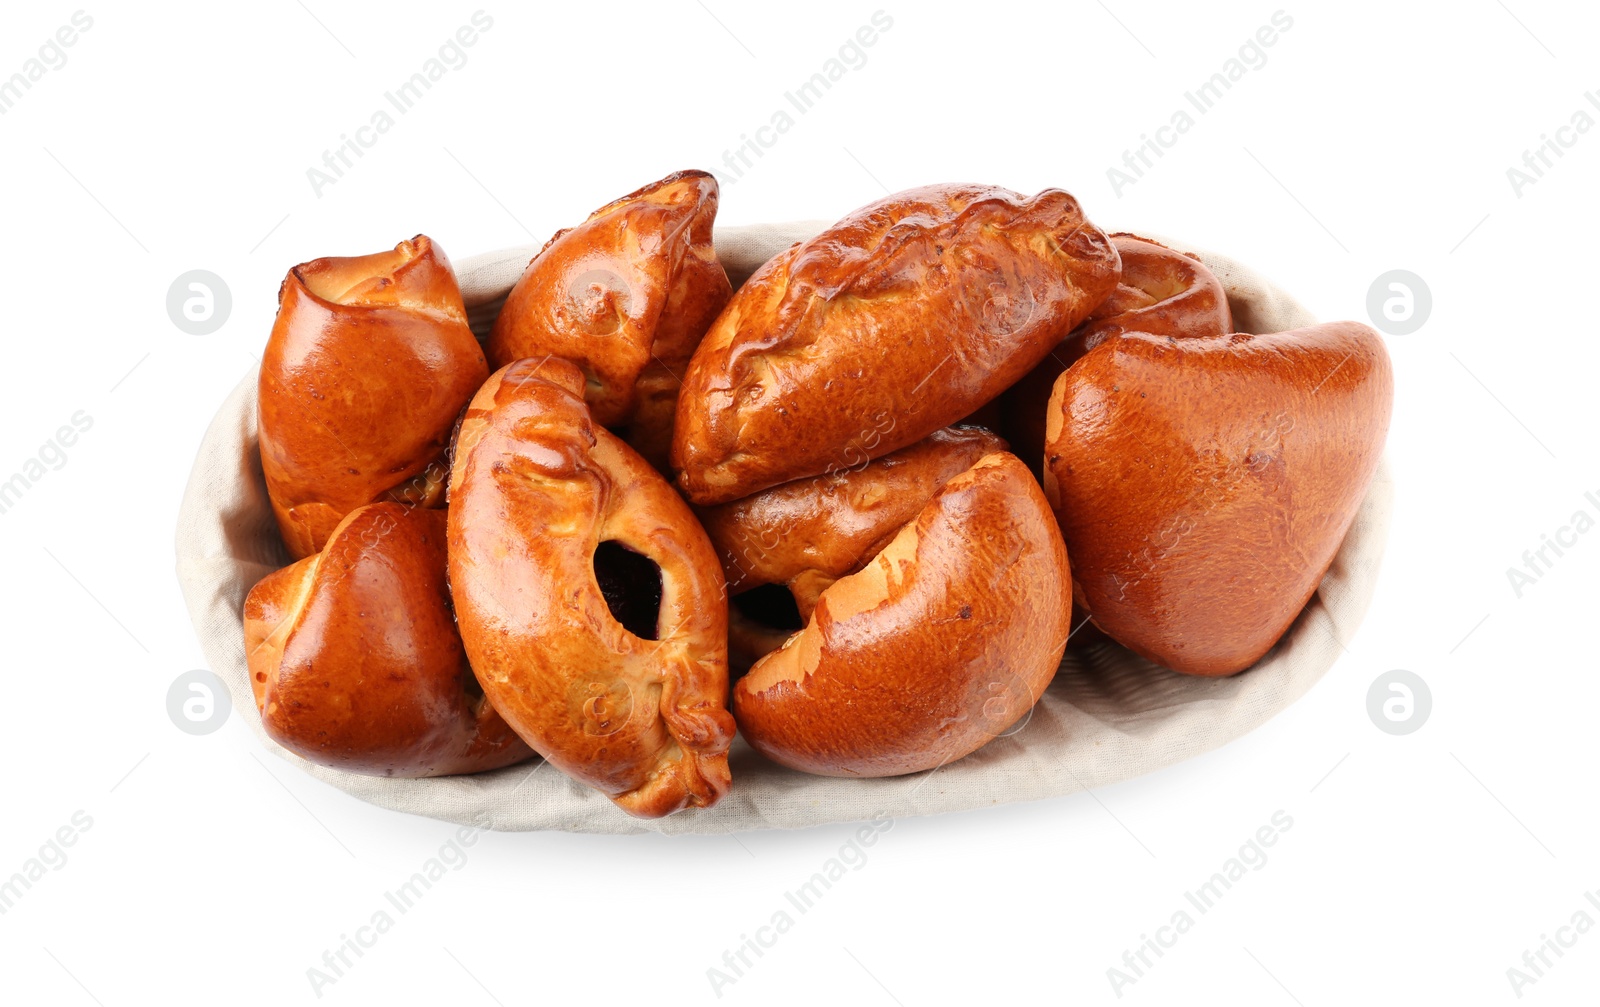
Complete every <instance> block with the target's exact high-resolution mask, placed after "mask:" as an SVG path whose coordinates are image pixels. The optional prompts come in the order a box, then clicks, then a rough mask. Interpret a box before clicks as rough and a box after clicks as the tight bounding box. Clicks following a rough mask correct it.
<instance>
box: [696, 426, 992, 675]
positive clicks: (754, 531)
mask: <svg viewBox="0 0 1600 1007" xmlns="http://www.w3.org/2000/svg"><path fill="white" fill-rule="evenodd" d="M1005 447H1006V442H1005V441H1003V440H1001V439H1000V438H999V437H996V436H995V435H994V434H992V433H990V432H989V431H987V430H979V429H976V428H973V429H961V428H953V427H952V428H948V429H945V430H936V431H934V432H933V433H932V434H930V435H929V436H928V437H926V438H924V439H923V440H920V441H918V442H917V443H915V444H913V445H911V446H910V447H906V448H901V449H900V450H899V451H896V452H894V453H893V454H890V455H885V456H883V457H882V458H878V459H876V460H874V461H871V462H867V463H864V464H862V465H860V466H858V467H856V468H853V469H850V470H848V471H846V472H840V473H837V474H833V475H822V476H813V477H812V478H810V479H797V480H795V481H794V482H790V483H784V484H783V485H782V486H774V487H773V488H771V489H769V490H763V491H762V492H760V493H757V494H755V495H753V496H748V497H745V498H744V499H742V500H735V501H733V502H732V503H725V504H720V505H718V506H715V507H705V508H701V509H700V511H699V516H700V522H701V524H702V525H704V526H705V530H706V534H707V535H708V536H710V538H711V544H712V546H714V547H715V548H716V550H717V556H718V558H719V559H721V560H722V572H723V575H724V576H725V577H726V578H727V581H728V593H729V594H730V595H738V594H741V593H743V592H745V591H749V590H751V589H752V588H758V587H762V586H763V585H768V584H781V585H783V586H784V587H785V588H787V589H788V590H789V592H790V593H791V594H792V595H793V596H794V602H795V607H796V609H797V610H798V613H799V616H800V619H801V620H802V621H803V620H806V619H809V618H811V611H812V609H813V608H815V607H816V603H817V598H818V597H819V596H820V595H821V594H822V592H823V591H825V590H827V589H828V587H829V586H831V585H832V584H833V582H834V581H836V580H838V579H839V578H840V577H843V576H845V575H846V574H851V573H855V572H856V571H857V570H859V569H861V567H862V566H863V565H864V564H865V563H866V562H867V561H868V560H870V559H871V558H872V557H873V556H876V555H877V554H878V553H879V552H880V551H881V550H882V549H883V547H884V546H885V545H888V543H889V540H890V539H892V538H893V537H894V536H895V535H896V534H897V533H898V532H899V531H900V529H901V527H902V526H903V525H905V523H906V522H907V521H910V520H911V519H912V518H915V517H916V516H917V514H918V513H919V512H920V511H921V510H922V508H923V506H924V505H925V504H926V503H927V502H928V500H929V499H930V498H932V496H933V495H934V493H935V492H937V491H938V489H939V487H941V486H943V485H944V484H945V483H947V482H949V481H950V479H951V478H952V477H954V476H956V475H957V474H959V473H961V472H965V471H966V470H967V469H969V468H971V467H972V465H973V463H974V462H976V461H977V460H978V459H980V458H982V457H983V456H984V455H988V454H993V453H994V452H996V451H1004V450H1005ZM779 642H780V643H781V642H782V641H781V640H780V641H779Z"/></svg>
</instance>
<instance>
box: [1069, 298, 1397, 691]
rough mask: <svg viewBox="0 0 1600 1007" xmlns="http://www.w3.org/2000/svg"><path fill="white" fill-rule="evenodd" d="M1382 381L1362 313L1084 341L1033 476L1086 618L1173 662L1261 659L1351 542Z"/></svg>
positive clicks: (1196, 664) (1384, 363)
mask: <svg viewBox="0 0 1600 1007" xmlns="http://www.w3.org/2000/svg"><path fill="white" fill-rule="evenodd" d="M1392 396H1393V379H1392V377H1391V374H1390V369H1389V356H1388V353H1387V352H1386V351H1385V349H1384V345H1383V340H1382V338H1381V337H1380V336H1379V335H1378V334H1377V333H1376V332H1374V331H1373V330H1372V329H1370V328H1368V327H1367V326H1365V325H1361V324H1358V323H1356V322H1329V323H1326V324H1323V325H1313V326H1311V327H1309V328H1304V329H1295V330H1293V331H1290V332H1279V333H1275V334H1272V335H1246V334H1243V333H1239V334H1234V335H1225V336H1208V337H1203V338H1196V339H1178V340H1173V339H1169V338H1167V337H1166V336H1155V335H1148V334H1144V333H1127V334H1124V335H1118V336H1113V337H1111V338H1109V339H1107V340H1106V341H1105V342H1103V343H1101V344H1100V345H1099V346H1097V347H1095V348H1094V349H1092V350H1090V351H1089V352H1088V353H1087V354H1086V355H1085V356H1084V357H1083V359H1082V360H1080V361H1078V362H1077V363H1076V364H1075V365H1073V366H1072V367H1071V368H1069V369H1068V370H1067V371H1066V373H1064V374H1062V375H1061V376H1060V377H1059V378H1058V379H1057V380H1056V386H1055V393H1054V395H1053V397H1052V398H1051V400H1050V404H1049V407H1048V409H1049V411H1048V419H1049V425H1048V427H1047V429H1046V432H1045V436H1046V449H1045V458H1046V465H1045V473H1044V487H1045V491H1046V492H1047V494H1049V496H1050V500H1051V503H1052V504H1053V506H1054V507H1055V510H1056V516H1057V517H1058V518H1059V520H1060V522H1061V529H1062V532H1063V533H1064V534H1065V536H1066V540H1067V548H1068V549H1069V550H1070V551H1071V553H1072V566H1073V572H1074V573H1075V574H1076V576H1077V585H1078V597H1079V600H1080V601H1081V602H1082V603H1083V604H1084V605H1086V607H1087V608H1088V610H1089V612H1090V614H1091V615H1092V617H1093V619H1094V622H1095V624H1096V625H1098V626H1099V627H1100V628H1101V629H1102V630H1104V631H1105V632H1106V633H1107V635H1109V636H1111V637H1112V638H1113V639H1115V640H1116V641H1118V642H1119V643H1121V644H1123V645H1125V646H1127V647H1128V648H1129V649H1131V650H1133V651H1134V652H1136V653H1138V654H1141V655H1143V656H1145V657H1147V658H1149V659H1150V660H1152V661H1155V662H1157V663H1158V664H1162V665H1165V666H1166V667H1168V668H1171V669H1173V670H1174V671H1180V672H1185V673H1187V674H1192V675H1230V674H1233V673H1234V672H1237V671H1241V670H1243V669H1245V668H1248V667H1250V665H1252V664H1254V663H1255V662H1256V661H1257V660H1259V659H1260V658H1261V657H1262V656H1263V655H1264V654H1266V652H1267V651H1268V650H1269V649H1271V647H1272V645H1273V644H1274V643H1276V642H1277V641H1278V638H1279V637H1281V636H1282V635H1283V633H1284V631H1285V630H1287V629H1288V628H1289V625H1290V623H1292V622H1293V621H1294V619H1295V617H1296V616H1298V615H1299V614H1300V610H1301V609H1302V608H1304V607H1305V604H1306V602H1307V600H1309V599H1310V597H1311V594H1312V592H1313V591H1315V590H1316V588H1317V584H1318V583H1319V582H1320V581H1321V580H1322V575H1323V574H1324V573H1325V572H1326V571H1327V569H1328V566H1329V564H1330V563H1332V562H1333V557H1334V554H1335V553H1336V552H1337V551H1338V549H1339V545H1340V543H1341V542H1343V541H1344V537H1345V533H1346V532H1347V531H1348V530H1349V528H1350V523H1351V521H1353V520H1354V518H1355V515H1356V510H1357V508H1358V507H1359V506H1360V504H1361V501H1362V498H1363V497H1365V495H1366V491H1367V486H1368V484H1369V483H1370V482H1371V480H1372V475H1373V472H1374V471H1375V470H1376V468H1377V465H1378V459H1379V455H1380V454H1381V453H1382V451H1383V442H1384V437H1385V435H1386V433H1387V431H1388V428H1389V409H1390V401H1391V398H1392Z"/></svg>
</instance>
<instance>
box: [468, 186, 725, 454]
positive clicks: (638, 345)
mask: <svg viewBox="0 0 1600 1007" xmlns="http://www.w3.org/2000/svg"><path fill="white" fill-rule="evenodd" d="M716 216H717V180H716V179H715V178H713V177H711V175H709V174H707V173H706V172H703V171H680V172H677V173H676V174H672V175H668V176H667V177H666V178H663V179H662V180H661V181H659V182H656V183H654V184H652V185H647V186H645V187H644V188H642V189H640V190H639V191H637V192H634V193H631V194H629V195H627V196H624V197H622V198H621V199H619V200H617V201H616V202H614V203H610V204H607V205H606V206H603V207H601V208H600V209H598V210H596V211H595V212H594V213H592V214H590V215H589V219H588V220H586V221H584V222H583V223H581V224H579V225H578V226H577V227H573V228H569V229H567V230H564V231H560V232H558V233H557V234H556V236H555V237H553V238H551V239H550V241H549V242H548V243H546V245H545V246H544V249H543V250H542V251H541V252H540V253H539V254H538V255H536V256H534V258H533V261H531V262H529V263H528V268H527V269H525V270H524V271H523V273H522V278H521V279H519V280H518V281H517V284H516V286H514V287H512V288H511V294H510V296H509V297H507V298H506V304H505V307H504V308H502V309H501V311H500V315H499V317H498V318H496V319H495V323H494V333H493V334H492V335H491V336H490V337H489V346H488V349H489V361H490V364H491V366H493V367H495V368H500V367H504V366H505V365H506V364H509V363H511V362H512V361H514V360H520V359H522V358H523V357H540V358H542V357H545V356H546V355H551V356H556V357H562V358H565V359H567V360H571V361H573V362H575V363H576V364H577V365H578V366H579V368H581V369H582V371H583V374H584V377H585V378H586V379H587V382H588V383H587V387H586V389H585V394H584V397H585V398H586V399H587V400H588V402H589V408H590V410H591V411H592V412H593V414H594V418H595V421H596V422H598V423H599V424H601V425H602V426H606V427H611V428H613V429H618V430H619V432H620V433H621V434H622V436H623V439H624V440H626V441H627V442H628V443H629V444H631V445H632V446H633V447H634V449H635V450H637V451H638V452H639V453H640V454H642V455H644V456H645V458H646V459H647V460H648V461H650V463H651V464H653V465H656V466H657V467H658V468H662V469H665V468H666V463H667V448H668V445H669V444H670V442H671V440H672V423H673V415H674V412H675V411H676V409H677V403H678V384H679V379H680V378H681V377H682V375H683V372H684V369H685V368H687V367H688V365H689V358H690V356H692V355H693V354H694V348H695V347H696V346H697V345H699V343H700V337H701V336H703V335H705V331H706V328H707V327H708V326H709V325H710V324H711V320H712V319H714V318H716V317H717V313H718V312H719V311H721V310H722V306H723V305H724V304H726V303H728V295H729V294H731V293H732V288H731V287H730V286H729V285H728V276H727V274H726V273H725V272H723V269H722V265H721V264H720V263H719V262H718V261H717V255H716V252H715V250H714V249H713V248H712V245H711V225H712V222H713V221H715V220H716Z"/></svg>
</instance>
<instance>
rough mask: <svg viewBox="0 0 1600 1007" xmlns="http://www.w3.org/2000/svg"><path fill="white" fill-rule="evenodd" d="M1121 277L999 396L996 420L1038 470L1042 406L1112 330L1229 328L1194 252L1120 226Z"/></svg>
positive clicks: (1224, 306) (1218, 287)
mask: <svg viewBox="0 0 1600 1007" xmlns="http://www.w3.org/2000/svg"><path fill="white" fill-rule="evenodd" d="M1111 243H1112V244H1113V245H1115V246H1116V249H1117V252H1118V253H1119V254H1120V255H1121V256H1122V280H1121V282H1119V283H1118V284H1117V288H1116V289H1115V290H1114V291H1112V292H1111V296H1110V297H1107V298H1106V299H1105V300H1104V301H1102V302H1101V303H1100V306H1099V307H1097V308H1095V309H1094V311H1093V312H1091V313H1090V315H1089V318H1088V319H1087V320H1086V321H1085V322H1084V323H1083V324H1082V325H1079V326H1078V327H1077V328H1076V329H1074V330H1072V334H1071V335H1069V336H1068V337H1067V338H1066V339H1064V340H1062V341H1061V343H1060V344H1059V345H1058V346H1056V348H1055V349H1053V350H1051V351H1050V353H1049V355H1048V356H1046V357H1045V358H1044V359H1043V360H1041V361H1040V362H1039V365H1038V366H1037V367H1035V368H1034V369H1033V370H1031V371H1029V372H1028V374H1027V376H1026V377H1024V378H1023V379H1022V380H1021V381H1019V382H1017V383H1016V385H1014V386H1013V387H1012V388H1011V389H1010V390H1009V391H1007V392H1006V393H1005V394H1004V395H1002V396H1001V397H1000V399H999V402H1000V408H1001V413H1002V419H1001V427H1000V429H1001V430H1002V431H1004V433H1005V435H1006V438H1007V439H1008V440H1010V442H1011V446H1012V450H1014V451H1015V452H1016V453H1017V457H1019V458H1021V459H1022V460H1023V461H1025V462H1027V463H1028V465H1029V466H1030V467H1032V468H1033V470H1034V472H1035V473H1036V474H1037V473H1038V472H1039V470H1040V469H1039V467H1040V465H1041V463H1042V462H1043V460H1044V426H1045V407H1046V406H1047V405H1048V404H1049V402H1050V393H1051V391H1052V390H1053V389H1054V388H1055V383H1056V377H1057V375H1059V374H1060V373H1061V372H1062V371H1064V370H1066V369H1067V368H1068V367H1070V366H1072V364H1073V363H1074V362H1075V361H1076V360H1078V358H1080V357H1082V356H1083V355H1084V354H1085V353H1087V352H1089V351H1090V350H1092V349H1094V348H1095V347H1096V346H1099V345H1100V344H1101V343H1103V342H1105V340H1106V339H1108V338H1109V337H1111V336H1115V335H1121V334H1122V333H1124V332H1148V333H1151V334H1152V335H1157V336H1173V337H1175V338H1179V339H1183V338H1187V337H1189V336H1219V335H1224V334H1227V333H1230V332H1232V331H1233V314H1232V312H1231V311H1230V310H1229V309H1228V295H1227V293H1226V292H1225V291H1224V290H1223V288H1222V283H1221V282H1220V281H1219V280H1218V279H1217V278H1216V276H1215V275H1214V274H1213V273H1212V272H1211V270H1209V269H1207V268H1206V266H1205V264H1204V263H1202V262H1201V261H1200V260H1199V259H1198V258H1197V257H1195V256H1193V255H1189V254H1188V253H1186V252H1179V251H1176V250H1174V249H1171V248H1168V247H1167V246H1165V245H1162V244H1160V243H1158V242H1155V241H1151V240H1150V239H1149V238H1141V237H1139V236H1138V235H1136V234H1125V233H1117V234H1113V235H1112V236H1111Z"/></svg>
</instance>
